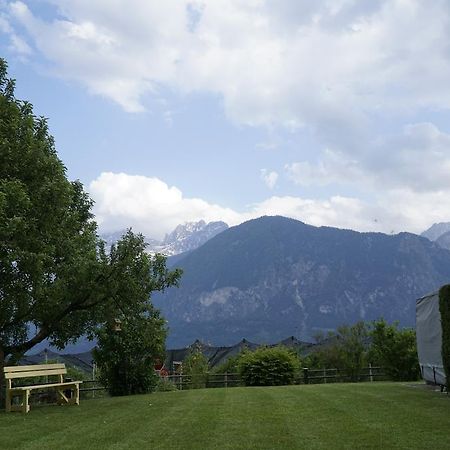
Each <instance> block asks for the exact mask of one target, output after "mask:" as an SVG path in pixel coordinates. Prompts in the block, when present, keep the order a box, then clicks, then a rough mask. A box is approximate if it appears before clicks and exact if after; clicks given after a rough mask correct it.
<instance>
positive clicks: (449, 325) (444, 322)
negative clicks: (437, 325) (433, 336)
mask: <svg viewBox="0 0 450 450" xmlns="http://www.w3.org/2000/svg"><path fill="white" fill-rule="evenodd" d="M439 311H440V313H441V326H442V364H443V366H444V370H445V377H446V379H447V386H448V381H449V380H450V284H446V285H445V286H442V287H441V289H439Z"/></svg>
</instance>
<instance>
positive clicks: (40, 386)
mask: <svg viewBox="0 0 450 450" xmlns="http://www.w3.org/2000/svg"><path fill="white" fill-rule="evenodd" d="M81 383H82V381H65V382H64V383H50V384H32V385H30V386H18V387H14V388H11V389H10V391H11V392H13V393H14V392H15V391H20V392H22V391H32V390H33V389H44V388H51V387H57V386H65V387H68V386H74V387H75V386H77V385H80V384H81Z"/></svg>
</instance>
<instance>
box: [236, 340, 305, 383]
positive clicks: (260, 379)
mask: <svg viewBox="0 0 450 450" xmlns="http://www.w3.org/2000/svg"><path fill="white" fill-rule="evenodd" d="M299 366H300V361H299V359H298V357H297V355H296V354H294V353H292V352H291V351H289V350H288V349H287V348H285V347H260V348H258V349H257V350H255V351H254V352H245V353H243V354H242V355H241V357H240V359H239V364H238V368H239V373H240V375H241V378H242V381H243V382H244V383H245V385H246V386H281V385H284V384H292V382H293V381H294V377H295V374H296V372H297V371H298V370H299Z"/></svg>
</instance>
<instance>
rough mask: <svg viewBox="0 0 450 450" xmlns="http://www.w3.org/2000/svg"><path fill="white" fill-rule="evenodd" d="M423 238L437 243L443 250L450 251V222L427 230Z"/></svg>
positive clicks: (435, 225)
mask: <svg viewBox="0 0 450 450" xmlns="http://www.w3.org/2000/svg"><path fill="white" fill-rule="evenodd" d="M421 236H424V237H426V238H427V239H429V240H430V241H434V242H436V244H438V245H439V246H441V247H442V248H446V249H447V250H450V222H441V223H435V224H433V225H432V226H431V227H430V228H428V230H425V231H424V232H423V233H422V234H421Z"/></svg>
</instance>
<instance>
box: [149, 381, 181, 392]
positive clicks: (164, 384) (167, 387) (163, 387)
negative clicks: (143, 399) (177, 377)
mask: <svg viewBox="0 0 450 450" xmlns="http://www.w3.org/2000/svg"><path fill="white" fill-rule="evenodd" d="M155 391H156V392H172V391H178V388H177V387H176V386H175V383H174V382H173V381H171V380H168V379H166V378H160V379H159V380H158V382H157V384H156V389H155Z"/></svg>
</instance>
